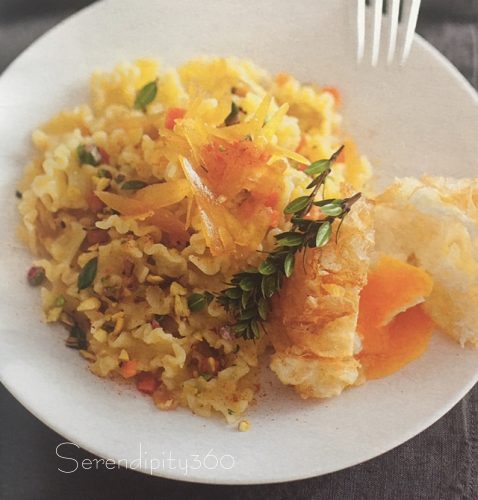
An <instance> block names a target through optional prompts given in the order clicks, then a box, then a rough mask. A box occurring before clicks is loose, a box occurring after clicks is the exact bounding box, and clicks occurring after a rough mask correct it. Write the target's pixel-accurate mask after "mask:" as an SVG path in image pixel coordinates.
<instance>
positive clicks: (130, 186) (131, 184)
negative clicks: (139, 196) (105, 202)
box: [121, 180, 148, 191]
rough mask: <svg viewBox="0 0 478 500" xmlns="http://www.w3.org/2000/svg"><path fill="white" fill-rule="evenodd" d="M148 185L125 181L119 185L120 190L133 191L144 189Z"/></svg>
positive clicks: (141, 182) (142, 182)
mask: <svg viewBox="0 0 478 500" xmlns="http://www.w3.org/2000/svg"><path fill="white" fill-rule="evenodd" d="M147 185H148V184H147V183H146V182H144V181H135V180H134V181H126V182H125V183H123V184H122V185H121V189H124V190H129V191H134V190H136V189H142V188H144V187H146V186H147Z"/></svg>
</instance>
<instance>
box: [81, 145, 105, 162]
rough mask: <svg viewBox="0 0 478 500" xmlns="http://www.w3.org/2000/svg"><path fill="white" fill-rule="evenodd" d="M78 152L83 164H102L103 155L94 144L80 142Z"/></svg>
mask: <svg viewBox="0 0 478 500" xmlns="http://www.w3.org/2000/svg"><path fill="white" fill-rule="evenodd" d="M76 154H77V155H78V160H79V161H80V163H81V164H82V165H92V166H93V167H97V166H98V165H100V164H101V161H102V157H101V153H100V150H99V149H98V148H97V147H96V146H95V145H94V144H80V145H79V146H78V147H77V148H76Z"/></svg>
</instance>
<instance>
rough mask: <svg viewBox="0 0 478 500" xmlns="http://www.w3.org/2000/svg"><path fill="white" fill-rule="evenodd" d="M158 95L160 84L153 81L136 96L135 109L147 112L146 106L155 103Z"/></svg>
mask: <svg viewBox="0 0 478 500" xmlns="http://www.w3.org/2000/svg"><path fill="white" fill-rule="evenodd" d="M157 93H158V82H157V80H153V81H152V82H149V83H147V84H146V85H145V86H144V87H142V88H141V89H140V90H139V91H138V93H137V94H136V99H135V100H134V109H142V110H143V111H145V110H146V106H147V105H148V104H150V103H152V102H153V101H154V98H155V97H156V94H157Z"/></svg>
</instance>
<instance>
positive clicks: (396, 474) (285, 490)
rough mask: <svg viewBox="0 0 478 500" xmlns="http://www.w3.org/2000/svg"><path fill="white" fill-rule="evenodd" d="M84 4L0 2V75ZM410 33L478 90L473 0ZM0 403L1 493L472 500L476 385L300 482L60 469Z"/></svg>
mask: <svg viewBox="0 0 478 500" xmlns="http://www.w3.org/2000/svg"><path fill="white" fill-rule="evenodd" d="M132 1H134V0H132ZM350 1H352V0H350ZM89 3H91V0H0V71H2V70H3V69H4V68H5V67H6V66H7V64H8V63H9V62H10V61H11V60H13V59H14V58H15V57H16V56H17V55H18V54H19V52H20V51H21V50H23V49H24V48H25V47H26V46H27V45H29V44H30V43H31V42H32V41H33V40H34V39H35V38H37V37H38V36H39V35H41V34H42V33H43V32H45V31H46V30H47V29H48V28H50V27H51V26H53V25H54V24H56V23H57V22H58V21H60V20H61V19H63V18H64V17H66V16H68V15H70V14H71V13H73V12H74V11H76V10H78V9H79V8H81V7H83V6H85V5H87V4H89ZM418 31H419V32H420V33H421V34H422V35H423V36H424V37H425V38H427V39H428V40H429V41H430V42H431V43H432V44H433V45H435V47H437V48H438V49H439V50H440V51H441V52H442V53H443V54H444V55H445V56H446V57H448V58H449V59H450V60H451V61H452V62H453V63H454V64H455V65H456V66H457V67H458V69H459V70H460V71H461V72H462V73H463V74H464V75H465V77H466V78H467V79H468V80H469V81H470V82H471V83H472V85H474V86H475V88H477V87H478V0H424V1H423V2H422V11H421V15H420V19H419V26H418ZM477 132H478V130H477ZM445 375H446V374H445ZM0 408H1V426H0V498H2V499H52V500H53V499H57V498H69V499H76V498H78V499H90V498H117V499H123V498H136V497H139V496H141V497H142V498H153V497H154V498H167V499H168V500H174V499H203V498H204V499H210V498H211V497H216V496H217V498H229V499H231V500H234V499H238V500H239V499H240V500H247V499H255V498H262V499H264V498H267V499H268V498H271V499H275V500H279V499H374V500H375V499H394V500H395V499H400V500H401V499H406V500H413V499H427V500H428V499H430V500H439V499H446V500H448V499H458V498H460V499H462V498H463V499H478V387H475V388H474V389H473V390H472V391H471V393H470V394H468V395H467V396H466V397H465V398H464V399H463V400H462V401H461V402H460V403H459V404H457V405H456V406H455V408H453V409H452V410H451V411H450V412H449V413H448V414H447V415H445V416H444V417H443V418H442V419H440V420H439V421H438V422H437V423H435V424H434V425H433V426H431V427H430V428H429V429H427V430H426V431H425V432H422V433H421V434H420V435H419V436H417V437H415V438H414V439H412V440H410V441H408V442H407V443H405V444H403V445H402V446H400V447H398V448H396V449H395V450H392V451H390V452H388V453H386V454H385V455H382V456H381V457H378V458H376V459H374V460H370V461H369V462H366V463H364V464H361V465H358V466H356V467H352V468H350V469H347V470H344V471H340V472H337V473H334V474H329V475H327V476H322V477H317V478H312V479H307V480H304V481H297V482H293V483H284V484H277V485H264V486H242V487H238V486H208V485H199V484H189V483H181V482H175V481H170V480H166V479H159V478H154V477H149V476H145V475H142V474H139V473H136V472H133V471H130V470H123V469H122V470H113V471H108V470H106V469H105V468H102V469H100V470H98V471H95V470H89V471H87V470H82V471H78V472H76V473H74V474H70V475H65V474H61V473H60V472H58V470H57V468H58V467H60V466H61V464H60V463H59V459H58V458H57V457H56V456H55V448H56V446H57V445H58V444H59V443H60V442H62V441H63V439H62V438H61V436H59V435H58V434H56V433H54V432H53V431H51V430H50V429H48V428H47V427H45V426H44V425H43V424H42V423H40V422H39V421H38V420H37V419H36V418H34V417H33V416H32V415H31V414H30V413H28V411H26V410H25V409H24V408H23V407H22V406H21V405H20V404H19V403H18V402H17V401H16V400H15V399H14V398H13V397H11V396H10V394H9V393H8V392H7V391H6V390H5V389H4V388H3V387H2V388H0ZM87 457H90V458H92V456H91V455H90V454H88V453H87V452H84V451H82V450H79V451H78V454H77V457H76V458H78V459H80V460H81V459H83V458H87Z"/></svg>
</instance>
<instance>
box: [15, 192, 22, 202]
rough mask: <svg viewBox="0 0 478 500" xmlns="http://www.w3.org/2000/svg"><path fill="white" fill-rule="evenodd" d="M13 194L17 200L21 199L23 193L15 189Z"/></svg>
mask: <svg viewBox="0 0 478 500" xmlns="http://www.w3.org/2000/svg"><path fill="white" fill-rule="evenodd" d="M15 196H16V197H17V198H18V199H19V200H21V199H22V198H23V195H22V193H20V191H15Z"/></svg>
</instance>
